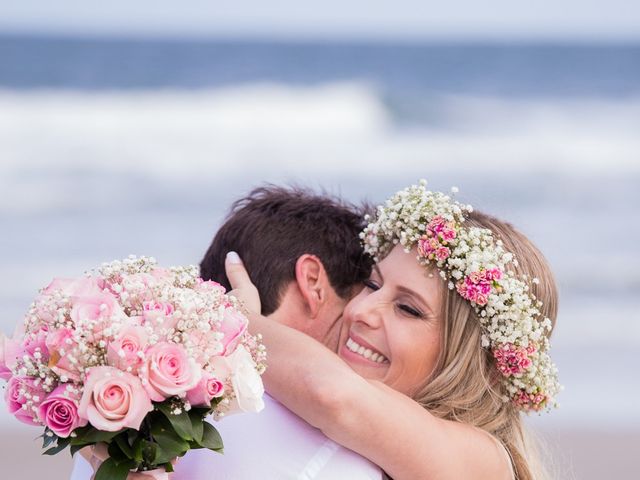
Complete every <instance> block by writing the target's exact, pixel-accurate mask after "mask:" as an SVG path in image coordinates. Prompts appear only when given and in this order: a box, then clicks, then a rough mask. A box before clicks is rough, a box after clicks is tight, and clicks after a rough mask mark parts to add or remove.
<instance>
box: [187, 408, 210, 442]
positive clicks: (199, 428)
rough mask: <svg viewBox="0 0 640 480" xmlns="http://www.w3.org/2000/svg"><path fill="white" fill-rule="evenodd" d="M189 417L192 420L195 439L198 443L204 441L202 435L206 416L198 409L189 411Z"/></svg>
mask: <svg viewBox="0 0 640 480" xmlns="http://www.w3.org/2000/svg"><path fill="white" fill-rule="evenodd" d="M189 419H190V420H191V430H192V431H193V441H194V442H195V443H197V444H200V443H201V442H202V435H203V434H204V426H203V423H204V422H205V421H206V420H205V419H204V416H203V415H202V414H201V413H200V412H197V411H195V412H194V411H190V412H189Z"/></svg>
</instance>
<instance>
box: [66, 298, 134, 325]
mask: <svg viewBox="0 0 640 480" xmlns="http://www.w3.org/2000/svg"><path fill="white" fill-rule="evenodd" d="M125 318H126V315H125V313H124V311H123V310H122V307H121V306H120V304H119V303H118V299H117V298H116V297H114V296H113V295H112V294H111V293H108V292H100V293H96V294H92V295H88V296H80V297H76V298H73V306H72V307H71V320H73V322H74V323H75V324H76V326H81V325H86V326H90V327H91V329H92V332H93V334H94V335H97V336H101V335H102V334H103V331H104V329H105V328H107V327H109V326H111V324H112V323H113V321H114V320H117V319H123V320H124V319H125Z"/></svg>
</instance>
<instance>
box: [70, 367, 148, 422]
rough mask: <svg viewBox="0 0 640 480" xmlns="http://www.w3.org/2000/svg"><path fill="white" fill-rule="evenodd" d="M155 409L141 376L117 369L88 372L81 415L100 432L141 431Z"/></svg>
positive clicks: (79, 411) (103, 368)
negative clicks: (146, 419) (143, 421)
mask: <svg viewBox="0 0 640 480" xmlns="http://www.w3.org/2000/svg"><path fill="white" fill-rule="evenodd" d="M152 410H153V404H152V403H151V400H150V398H149V395H148V393H147V392H146V390H145V389H144V388H143V386H142V382H141V381H140V379H139V378H138V377H136V376H134V375H131V374H130V373H127V372H123V371H121V370H118V369H117V368H114V367H92V368H90V369H89V370H88V371H87V377H86V380H85V384H84V392H83V394H82V398H81V399H80V405H79V406H78V414H79V415H80V418H82V419H86V420H88V421H89V422H90V423H91V425H93V426H94V427H95V428H97V429H98V430H104V431H106V432H117V431H118V430H121V429H123V428H134V429H136V430H138V429H139V428H140V424H141V423H142V420H144V417H145V416H146V415H147V413H149V412H151V411H152Z"/></svg>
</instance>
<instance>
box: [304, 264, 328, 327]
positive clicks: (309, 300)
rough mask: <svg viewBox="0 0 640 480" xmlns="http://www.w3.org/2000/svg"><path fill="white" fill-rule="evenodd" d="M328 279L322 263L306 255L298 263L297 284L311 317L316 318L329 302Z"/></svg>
mask: <svg viewBox="0 0 640 480" xmlns="http://www.w3.org/2000/svg"><path fill="white" fill-rule="evenodd" d="M328 281H329V279H328V277H327V272H326V270H325V269H324V265H323V264H322V261H320V259H319V258H318V257H316V256H315V255H311V254H309V253H305V254H304V255H301V256H300V257H298V260H297V261H296V283H297V284H298V288H299V289H300V294H301V295H302V298H303V299H304V302H305V304H306V308H308V309H309V316H310V317H311V318H315V317H316V316H317V315H318V313H319V312H320V309H321V308H322V306H323V305H324V303H325V302H326V300H327V295H328V290H327V289H328V287H329V285H328Z"/></svg>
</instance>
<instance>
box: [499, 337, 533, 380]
mask: <svg viewBox="0 0 640 480" xmlns="http://www.w3.org/2000/svg"><path fill="white" fill-rule="evenodd" d="M534 352H535V347H534V349H533V350H531V349H529V348H526V347H518V346H516V345H514V344H513V343H506V344H504V345H500V346H498V347H497V348H495V349H494V351H493V357H494V358H495V359H496V361H497V364H498V370H500V372H501V373H502V375H504V376H505V377H509V376H511V375H520V374H522V373H524V372H525V371H527V370H528V369H529V367H531V359H530V358H529V353H534Z"/></svg>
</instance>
